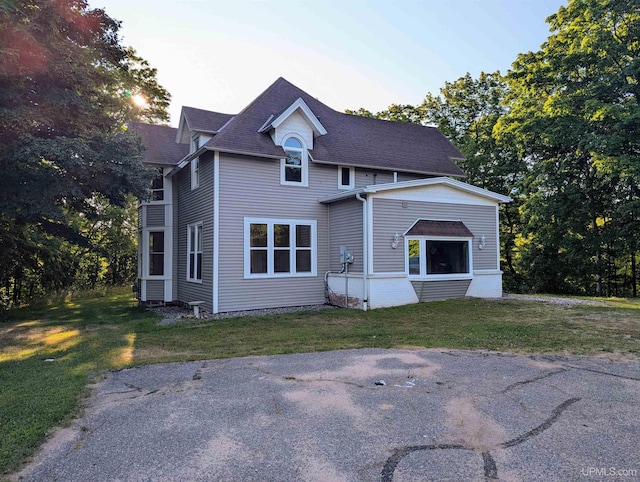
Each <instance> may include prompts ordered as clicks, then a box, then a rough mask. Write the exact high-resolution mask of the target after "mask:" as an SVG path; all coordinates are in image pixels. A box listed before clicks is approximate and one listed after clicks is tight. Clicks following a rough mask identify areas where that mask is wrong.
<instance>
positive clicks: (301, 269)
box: [296, 249, 311, 273]
mask: <svg viewBox="0 0 640 482" xmlns="http://www.w3.org/2000/svg"><path fill="white" fill-rule="evenodd" d="M296 271H297V272H298V273H310V272H311V251H310V250H308V249H297V250H296Z"/></svg>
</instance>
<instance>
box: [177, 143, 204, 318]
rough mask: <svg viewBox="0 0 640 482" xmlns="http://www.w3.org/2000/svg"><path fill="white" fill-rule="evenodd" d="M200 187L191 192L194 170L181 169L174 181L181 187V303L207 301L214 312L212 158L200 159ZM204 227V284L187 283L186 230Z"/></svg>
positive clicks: (179, 223)
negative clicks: (196, 225) (199, 224)
mask: <svg viewBox="0 0 640 482" xmlns="http://www.w3.org/2000/svg"><path fill="white" fill-rule="evenodd" d="M199 169H200V185H199V187H197V188H196V189H193V190H192V189H191V169H190V167H189V166H187V167H185V168H184V169H182V170H181V171H180V172H179V173H178V174H177V175H176V176H175V178H174V183H176V184H177V185H178V199H177V202H176V204H177V210H178V222H177V229H176V231H175V238H174V246H176V247H177V251H178V255H177V259H178V263H177V265H178V267H177V278H176V279H175V280H174V282H175V283H176V284H177V285H178V300H179V301H182V302H184V303H188V302H190V301H204V302H205V303H204V304H203V307H204V308H205V309H206V310H209V311H212V310H213V154H212V153H210V154H204V155H202V156H200V166H199ZM199 222H201V223H202V253H203V255H202V283H195V282H192V281H187V263H188V256H187V226H188V225H190V224H195V223H199Z"/></svg>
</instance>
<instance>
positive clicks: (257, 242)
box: [251, 224, 267, 248]
mask: <svg viewBox="0 0 640 482" xmlns="http://www.w3.org/2000/svg"><path fill="white" fill-rule="evenodd" d="M251 247H252V248H266V247H267V225H266V224H252V225H251Z"/></svg>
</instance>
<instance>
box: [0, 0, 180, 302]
mask: <svg viewBox="0 0 640 482" xmlns="http://www.w3.org/2000/svg"><path fill="white" fill-rule="evenodd" d="M119 28H120V23H119V22H117V21H115V20H113V19H112V18H110V17H109V16H108V15H107V14H106V13H105V12H104V11H103V10H100V9H89V8H88V5H87V2H86V1H84V0H40V1H37V2H36V1H33V0H10V1H9V0H5V1H3V2H2V3H1V4H0V169H1V172H2V176H1V177H0V229H1V230H0V243H1V244H2V246H3V247H5V246H6V247H9V248H8V249H5V250H3V251H4V253H3V255H2V256H0V263H1V264H0V286H1V287H4V289H8V288H10V285H11V284H13V286H14V293H15V292H16V290H15V287H16V286H17V285H18V284H20V283H21V281H20V280H21V279H22V278H23V277H24V271H25V268H26V267H27V266H31V267H30V268H29V269H30V270H31V271H32V272H33V276H34V277H35V278H36V279H39V280H40V281H42V280H45V279H47V277H48V276H49V275H50V272H51V271H52V270H55V269H59V268H60V267H59V266H54V265H55V263H54V265H52V264H51V263H53V261H52V260H54V259H56V258H55V256H54V254H56V252H57V253H58V254H60V253H63V252H64V253H73V249H72V248H70V247H68V246H66V245H65V246H63V245H64V243H70V244H72V245H76V246H81V247H88V246H90V242H89V240H87V238H86V237H85V236H83V233H82V232H81V231H79V230H78V229H76V226H74V225H73V223H71V222H70V220H71V219H72V218H73V216H77V215H78V214H79V213H83V214H84V215H85V216H88V217H92V216H96V215H97V214H98V213H97V210H96V204H95V203H93V202H92V200H93V199H95V198H96V196H100V197H101V198H103V199H106V200H108V201H109V203H111V204H112V205H113V206H124V205H126V203H127V199H128V197H127V195H128V194H133V195H137V196H142V195H144V193H146V191H147V187H148V184H149V181H150V179H151V176H152V174H151V173H150V172H148V170H147V169H146V168H145V167H144V166H143V165H142V162H141V152H142V145H141V142H140V139H139V138H138V137H137V136H136V135H134V134H133V133H131V132H129V131H128V130H127V129H126V122H128V121H130V120H133V119H142V120H145V121H147V122H162V121H166V120H167V119H168V114H167V111H166V108H167V106H168V102H169V98H170V96H169V94H168V92H167V91H166V90H165V89H163V88H162V87H161V86H160V85H159V84H158V83H157V81H156V71H155V69H152V68H150V67H149V65H148V64H147V63H146V62H145V61H144V60H143V59H141V58H139V57H137V56H136V54H135V52H134V51H133V50H132V49H130V48H126V47H123V46H122V45H120V41H119V37H118V30H119ZM133 95H140V96H142V97H143V98H144V99H145V100H146V103H147V106H146V107H145V109H140V108H139V107H137V106H136V104H135V103H134V102H133V97H132V96H133ZM67 248H68V249H67ZM56 250H57V251H56ZM65 256H66V255H65ZM69 257H70V259H72V260H73V263H71V262H70V264H69V266H65V267H64V268H62V269H63V271H64V272H68V273H72V275H75V272H74V271H73V266H74V263H75V265H77V259H75V258H74V256H73V254H69ZM68 281H69V280H68V279H64V280H61V281H60V283H57V284H56V286H63V285H68ZM45 284H46V283H45ZM45 284H43V287H45ZM19 292H20V291H19V290H18V293H19Z"/></svg>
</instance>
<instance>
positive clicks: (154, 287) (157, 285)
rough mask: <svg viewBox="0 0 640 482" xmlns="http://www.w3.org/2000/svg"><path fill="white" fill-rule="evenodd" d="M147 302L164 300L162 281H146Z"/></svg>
mask: <svg viewBox="0 0 640 482" xmlns="http://www.w3.org/2000/svg"><path fill="white" fill-rule="evenodd" d="M146 283H147V301H162V300H164V280H156V279H153V280H151V279H150V280H147V281H146Z"/></svg>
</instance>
